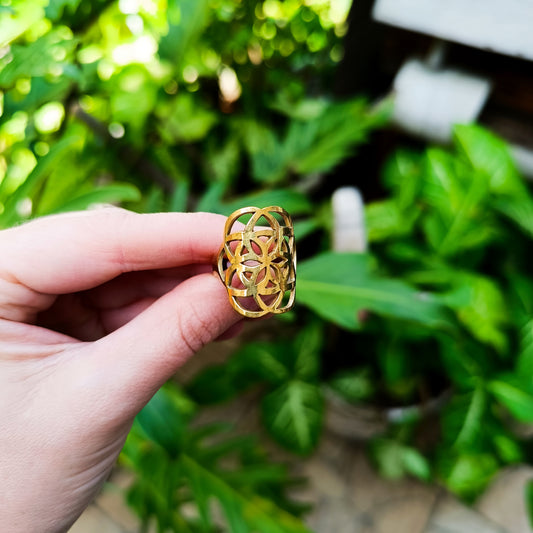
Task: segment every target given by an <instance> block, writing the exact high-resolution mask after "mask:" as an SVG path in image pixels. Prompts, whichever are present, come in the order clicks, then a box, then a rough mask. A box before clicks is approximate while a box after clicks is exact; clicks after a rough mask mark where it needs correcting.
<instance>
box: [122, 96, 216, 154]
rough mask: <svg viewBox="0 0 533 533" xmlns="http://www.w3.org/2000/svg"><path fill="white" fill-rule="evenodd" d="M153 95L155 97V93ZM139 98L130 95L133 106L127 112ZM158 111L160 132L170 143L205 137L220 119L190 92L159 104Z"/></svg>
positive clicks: (128, 109) (194, 140)
mask: <svg viewBox="0 0 533 533" xmlns="http://www.w3.org/2000/svg"><path fill="white" fill-rule="evenodd" d="M153 97H154V98H155V94H154V95H153ZM137 98H138V95H137V94H132V95H130V96H129V100H128V104H131V106H132V107H131V108H130V107H127V108H126V110H125V111H126V112H131V111H132V109H134V104H135V100H136V99H137ZM147 111H148V109H147ZM156 113H157V115H158V117H159V119H160V123H159V124H158V129H159V132H160V133H161V135H162V137H163V139H164V140H165V141H166V142H167V143H168V144H170V145H172V144H175V143H183V142H186V143H191V142H196V141H200V140H202V139H204V138H205V137H206V136H207V134H208V133H209V131H210V130H211V129H212V128H213V126H214V125H215V124H216V123H217V122H218V120H219V119H218V116H217V114H216V113H215V112H214V111H212V110H211V109H209V108H208V107H206V106H205V105H203V104H202V102H201V101H198V100H195V98H194V96H193V95H192V94H189V93H183V94H181V93H180V94H179V95H178V96H177V97H176V98H175V99H173V100H172V101H171V102H169V103H163V104H159V105H158V107H157V109H156Z"/></svg>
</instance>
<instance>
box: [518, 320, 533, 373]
mask: <svg viewBox="0 0 533 533" xmlns="http://www.w3.org/2000/svg"><path fill="white" fill-rule="evenodd" d="M516 372H517V373H518V374H519V375H520V376H521V377H523V378H525V379H533V318H532V319H530V320H528V321H527V322H526V324H524V325H523V326H522V328H520V345H519V349H518V356H517V358H516Z"/></svg>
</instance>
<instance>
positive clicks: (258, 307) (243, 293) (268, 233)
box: [218, 206, 296, 318]
mask: <svg viewBox="0 0 533 533" xmlns="http://www.w3.org/2000/svg"><path fill="white" fill-rule="evenodd" d="M246 215H251V216H250V219H249V220H248V222H246V224H244V227H242V225H240V226H238V227H237V228H235V227H234V226H236V223H237V222H238V220H239V219H240V218H241V217H244V216H246ZM218 273H219V275H220V278H221V279H222V281H223V283H224V285H225V286H226V289H227V291H228V296H229V300H230V303H231V305H232V306H233V308H234V309H235V310H236V311H237V312H239V313H240V314H242V315H244V316H246V317H251V318H258V317H261V316H264V315H267V314H270V313H273V314H280V313H285V312H286V311H288V310H289V309H291V308H292V306H293V304H294V295H295V284H296V250H295V244H294V229H293V226H292V220H291V217H290V215H289V214H288V213H287V212H286V211H285V210H284V209H282V208H281V207H277V206H271V207H265V208H264V209H260V208H258V207H243V208H242V209H239V210H237V211H235V212H234V213H232V214H231V215H230V216H229V217H228V220H227V221H226V226H225V228H224V243H223V244H222V247H221V249H220V252H219V254H218Z"/></svg>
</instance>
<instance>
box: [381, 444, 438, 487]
mask: <svg viewBox="0 0 533 533" xmlns="http://www.w3.org/2000/svg"><path fill="white" fill-rule="evenodd" d="M371 454H372V457H373V459H374V461H375V462H376V463H377V465H378V469H379V472H380V474H381V475H383V476H384V477H386V478H389V479H400V478H402V477H404V476H406V475H412V476H414V477H416V478H418V479H421V480H423V481H428V480H429V478H430V475H431V470H430V466H429V462H428V460H427V459H426V458H425V457H424V456H423V455H422V454H421V453H420V452H419V451H418V450H416V449H415V448H412V447H410V446H406V445H404V444H402V443H401V442H398V441H396V440H392V439H376V440H375V441H374V442H373V443H372V445H371Z"/></svg>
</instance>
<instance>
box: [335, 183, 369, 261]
mask: <svg viewBox="0 0 533 533" xmlns="http://www.w3.org/2000/svg"><path fill="white" fill-rule="evenodd" d="M331 204H332V211H333V250H334V251H336V252H365V251H366V248H367V241H366V225H365V208H364V204H363V198H362V196H361V193H360V192H359V189H357V188H356V187H340V188H338V189H337V190H335V192H334V193H333V195H332V198H331Z"/></svg>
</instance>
